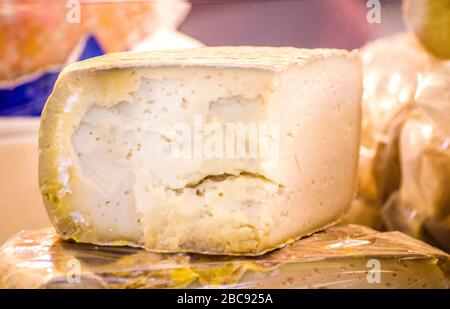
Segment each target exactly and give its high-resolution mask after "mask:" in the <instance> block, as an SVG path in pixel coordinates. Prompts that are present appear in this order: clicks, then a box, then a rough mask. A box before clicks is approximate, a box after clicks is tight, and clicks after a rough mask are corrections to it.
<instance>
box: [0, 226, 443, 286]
mask: <svg viewBox="0 0 450 309" xmlns="http://www.w3.org/2000/svg"><path fill="white" fill-rule="evenodd" d="M449 284H450V257H449V256H448V255H447V254H445V253H443V252H442V251H440V250H438V249H435V248H433V247H431V246H429V245H427V244H425V243H422V242H420V241H418V240H415V239H413V238H411V237H409V236H407V235H405V234H402V233H399V232H389V233H380V232H376V231H374V230H371V229H369V228H367V227H362V226H357V225H348V226H338V227H333V228H329V229H328V230H326V231H324V232H321V233H317V234H314V235H312V236H310V237H306V238H303V239H301V240H299V241H297V242H295V243H293V244H291V245H288V246H287V247H285V248H283V249H279V250H276V251H273V252H271V253H268V254H265V255H263V256H260V257H237V256H235V257H231V256H228V257H226V256H207V255H198V254H181V253H180V254H159V253H152V252H148V251H144V250H140V249H133V248H129V247H99V246H93V245H83V244H75V243H67V242H63V241H61V240H60V238H59V237H58V236H57V234H56V233H55V231H54V230H53V229H43V230H36V231H24V232H21V233H19V234H17V235H16V236H14V237H13V238H11V239H10V240H9V241H8V242H7V243H5V244H4V246H3V247H2V248H1V250H0V287H2V288H174V287H188V288H285V287H286V288H448V287H449Z"/></svg>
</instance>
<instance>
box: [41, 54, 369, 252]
mask: <svg viewBox="0 0 450 309" xmlns="http://www.w3.org/2000/svg"><path fill="white" fill-rule="evenodd" d="M361 84H362V77H361V64H360V60H359V58H358V56H357V55H356V54H355V53H348V52H345V51H338V50H303V49H295V48H269V47H208V48H197V49H192V50H181V51H158V52H151V53H119V54H110V55H107V56H103V57H99V58H94V59H91V60H87V61H84V62H80V63H76V64H73V65H70V66H68V67H67V68H66V69H65V70H64V71H63V72H62V73H61V75H60V77H59V79H58V81H57V83H56V85H55V88H54V91H53V93H52V95H51V96H50V98H49V100H48V102H47V104H46V107H45V110H44V113H43V116H42V122H41V130H40V160H39V180H40V188H41V191H42V194H43V197H44V202H45V204H46V206H47V210H48V213H49V216H50V219H51V220H52V222H53V223H54V225H55V226H56V227H57V230H58V231H59V233H60V234H61V235H62V236H63V238H66V239H74V240H75V241H78V242H88V243H94V244H108V245H131V246H139V247H144V248H146V249H150V250H154V251H161V252H180V251H181V252H201V253H212V254H248V255H258V254H262V253H264V252H266V251H268V250H271V249H274V248H277V247H281V246H283V245H284V244H286V243H289V242H291V241H294V240H296V239H298V238H299V237H301V236H304V235H307V234H310V233H312V232H314V231H317V230H320V229H322V228H324V227H326V226H328V225H330V224H332V223H333V222H335V221H336V220H338V219H339V217H340V216H341V215H342V214H343V213H344V212H345V211H346V210H347V208H348V206H349V204H350V201H351V199H352V197H353V194H354V189H355V178H356V166H357V159H358V147H359V134H360V120H361V119H360V101H361V91H362V90H361V88H362V86H361Z"/></svg>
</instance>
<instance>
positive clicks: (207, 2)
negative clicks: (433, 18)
mask: <svg viewBox="0 0 450 309" xmlns="http://www.w3.org/2000/svg"><path fill="white" fill-rule="evenodd" d="M189 2H190V3H191V5H192V7H191V11H190V13H189V14H188V16H187V17H186V19H185V20H184V21H183V22H182V24H181V25H180V27H179V29H180V31H182V32H183V33H186V34H188V35H190V36H192V37H194V38H196V39H198V40H200V41H201V42H203V43H204V44H206V45H272V46H283V45H284V46H295V47H308V48H318V47H327V48H346V49H353V48H358V47H361V46H362V45H363V44H364V43H366V42H367V41H368V40H373V39H375V38H379V37H382V36H386V35H390V34H393V33H396V32H399V31H402V30H403V29H404V26H403V22H402V17H401V1H400V0H381V1H379V3H380V7H381V22H380V23H369V22H368V20H367V14H368V12H369V11H370V8H371V7H367V5H368V3H369V4H370V1H367V0H190V1H189Z"/></svg>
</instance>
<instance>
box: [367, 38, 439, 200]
mask: <svg viewBox="0 0 450 309" xmlns="http://www.w3.org/2000/svg"><path fill="white" fill-rule="evenodd" d="M360 54H361V58H362V59H363V63H364V96H363V101H362V110H363V120H362V133H361V149H360V160H359V175H358V178H359V179H358V195H359V196H360V197H361V198H362V199H364V200H365V201H367V202H369V203H377V204H382V203H383V202H385V201H386V199H387V198H388V197H389V195H390V193H392V192H393V191H394V190H395V189H397V188H398V186H399V182H400V172H399V163H398V147H397V146H396V145H397V144H396V143H395V142H393V141H395V140H398V137H399V134H400V131H401V127H402V125H403V121H404V119H405V118H406V117H407V116H408V114H409V111H410V110H411V108H412V105H413V102H414V96H415V93H416V87H417V74H418V73H420V72H424V71H427V70H430V69H431V68H433V67H434V66H435V65H436V63H437V61H436V60H435V59H434V58H433V57H432V56H431V55H429V54H428V53H427V52H426V50H424V49H423V47H422V46H421V45H420V43H419V42H417V40H416V39H415V38H414V36H413V35H412V34H408V33H400V34H396V35H394V36H391V37H387V38H383V39H379V40H377V41H374V42H370V43H368V44H367V45H366V46H364V47H363V48H362V49H361V51H360Z"/></svg>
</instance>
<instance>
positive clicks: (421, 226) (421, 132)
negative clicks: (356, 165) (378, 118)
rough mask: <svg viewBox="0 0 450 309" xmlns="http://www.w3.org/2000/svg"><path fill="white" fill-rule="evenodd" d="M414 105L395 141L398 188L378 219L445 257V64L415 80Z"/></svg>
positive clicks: (449, 89)
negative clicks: (442, 251)
mask: <svg viewBox="0 0 450 309" xmlns="http://www.w3.org/2000/svg"><path fill="white" fill-rule="evenodd" d="M415 102H416V110H415V111H414V113H413V114H411V116H410V117H409V119H408V120H406V122H405V124H404V126H403V130H402V132H401V136H400V139H399V149H400V157H401V160H400V162H401V171H402V177H401V179H402V180H401V185H400V188H399V191H398V193H397V194H394V195H393V196H391V198H390V199H389V200H388V202H387V203H386V205H385V206H384V208H383V217H384V220H385V221H386V223H387V226H388V228H390V229H398V230H401V231H404V232H406V233H408V234H410V235H413V236H415V237H418V238H421V239H424V240H426V241H428V242H430V243H432V244H434V245H436V246H439V247H440V248H443V249H444V250H446V251H449V252H450V63H444V64H443V65H442V66H440V67H438V68H437V69H436V70H435V71H433V72H429V73H424V74H421V75H419V76H418V91H417V94H416V98H415Z"/></svg>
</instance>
